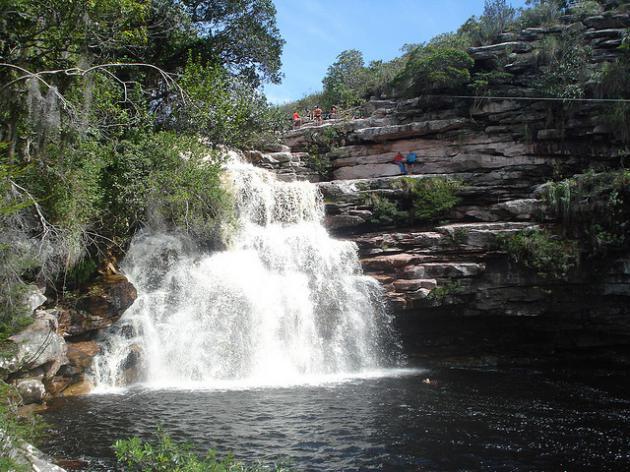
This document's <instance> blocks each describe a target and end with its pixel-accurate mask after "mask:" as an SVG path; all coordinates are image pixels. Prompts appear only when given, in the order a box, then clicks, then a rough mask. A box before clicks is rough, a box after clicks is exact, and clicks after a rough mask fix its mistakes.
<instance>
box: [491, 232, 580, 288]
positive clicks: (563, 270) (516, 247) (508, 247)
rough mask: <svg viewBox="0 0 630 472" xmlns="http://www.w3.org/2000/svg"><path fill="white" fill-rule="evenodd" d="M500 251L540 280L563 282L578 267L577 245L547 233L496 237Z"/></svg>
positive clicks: (521, 233) (520, 233) (574, 242)
mask: <svg viewBox="0 0 630 472" xmlns="http://www.w3.org/2000/svg"><path fill="white" fill-rule="evenodd" d="M498 241H499V245H500V247H501V248H502V249H503V250H505V251H506V252H507V253H508V255H509V256H510V258H511V259H512V260H513V261H514V262H517V263H519V264H523V265H525V266H526V267H529V268H530V269H533V270H535V271H536V272H537V273H538V275H540V276H541V277H546V278H552V279H565V278H566V277H567V276H568V275H569V272H570V271H571V270H572V269H574V268H575V267H577V265H578V262H579V250H578V244H577V242H576V241H572V240H566V239H562V238H560V237H559V236H555V235H553V234H551V233H549V232H548V231H535V230H534V231H528V230H525V231H520V232H518V233H516V234H514V235H505V234H504V235H499V238H498Z"/></svg>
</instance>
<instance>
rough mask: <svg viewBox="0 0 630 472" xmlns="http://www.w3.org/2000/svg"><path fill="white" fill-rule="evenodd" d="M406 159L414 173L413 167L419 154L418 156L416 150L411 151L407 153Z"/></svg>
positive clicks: (409, 168) (408, 166)
mask: <svg viewBox="0 0 630 472" xmlns="http://www.w3.org/2000/svg"><path fill="white" fill-rule="evenodd" d="M406 159H407V169H408V170H409V173H410V174H413V169H414V166H415V164H416V160H417V159H418V156H416V153H415V152H413V151H409V154H407V158H406Z"/></svg>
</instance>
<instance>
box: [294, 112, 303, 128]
mask: <svg viewBox="0 0 630 472" xmlns="http://www.w3.org/2000/svg"><path fill="white" fill-rule="evenodd" d="M300 126H302V118H300V114H299V113H298V112H297V110H296V111H294V112H293V127H294V128H299V127H300Z"/></svg>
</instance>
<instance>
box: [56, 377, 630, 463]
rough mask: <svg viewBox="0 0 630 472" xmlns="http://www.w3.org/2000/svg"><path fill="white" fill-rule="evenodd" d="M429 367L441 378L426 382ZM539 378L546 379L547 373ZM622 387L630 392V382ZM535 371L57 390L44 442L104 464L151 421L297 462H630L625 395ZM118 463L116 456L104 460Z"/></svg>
mask: <svg viewBox="0 0 630 472" xmlns="http://www.w3.org/2000/svg"><path fill="white" fill-rule="evenodd" d="M428 375H430V376H431V378H432V379H436V380H437V381H438V382H437V383H436V384H433V385H427V384H424V383H422V378H423V377H425V376H428ZM543 380H544V381H543ZM626 393H627V392H626ZM624 395H625V394H624V393H623V392H619V391H618V392H616V394H615V395H612V394H607V393H606V391H602V392H600V394H599V395H597V394H595V392H593V391H587V392H585V391H584V390H583V384H582V383H580V382H572V381H567V380H566V379H556V378H555V377H554V376H550V377H544V376H543V375H542V374H539V373H527V372H518V373H509V372H508V373H502V372H481V371H461V370H459V371H456V370H434V371H431V372H430V373H426V372H421V373H415V374H413V373H408V374H407V375H398V376H390V377H372V378H363V379H356V378H355V379H351V380H346V381H343V382H339V383H336V384H328V383H326V384H320V385H302V386H296V387H292V388H261V387H259V388H255V389H249V390H247V389H234V390H227V389H204V390H199V391H194V390H188V391H181V390H180V391H177V390H171V389H167V390H159V391H156V390H150V389H144V388H139V389H132V390H129V391H127V392H125V393H123V394H111V393H109V394H99V395H92V396H88V397H83V398H74V399H61V400H60V401H59V402H58V403H57V408H56V409H53V410H51V411H49V412H48V413H47V414H46V420H47V421H48V422H49V423H51V424H53V425H54V426H55V427H56V429H57V430H58V434H57V435H54V436H51V438H50V443H49V444H48V446H47V448H46V449H47V450H48V451H49V452H52V453H53V454H55V453H57V454H61V455H65V456H66V457H80V456H88V457H89V458H92V460H93V461H94V462H93V463H92V464H91V466H90V469H89V470H91V471H97V470H107V464H108V461H111V458H112V450H111V448H110V445H111V444H112V443H113V442H114V440H115V439H117V438H119V437H121V436H122V437H126V436H130V435H139V436H141V437H143V438H149V437H151V434H152V433H153V432H154V431H155V428H156V427H157V426H158V425H159V424H162V425H163V427H164V429H165V430H166V431H167V432H169V433H170V434H172V435H173V436H174V437H175V438H177V439H184V440H189V441H191V442H192V443H193V444H194V445H195V446H196V447H197V448H198V449H199V450H200V451H203V450H205V449H207V448H210V447H214V448H217V449H219V450H220V451H226V452H227V451H229V450H231V451H233V452H234V453H235V454H236V456H237V457H241V458H247V459H254V460H262V461H266V462H269V461H278V460H282V459H286V458H288V459H290V460H291V461H293V463H295V464H296V466H297V467H298V468H299V469H301V470H315V471H324V470H344V471H353V470H387V471H390V470H391V471H397V470H400V471H407V470H440V471H447V472H448V471H459V470H480V469H485V470H493V471H508V470H510V471H511V470H597V471H607V470H610V471H620V470H630V447H629V445H628V439H627V438H628V437H630V401H627V400H625V398H624ZM109 464H111V462H110V463H109Z"/></svg>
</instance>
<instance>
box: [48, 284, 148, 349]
mask: <svg viewBox="0 0 630 472" xmlns="http://www.w3.org/2000/svg"><path fill="white" fill-rule="evenodd" d="M137 296H138V294H137V292H136V289H135V287H134V286H133V285H132V284H131V282H129V280H127V278H126V277H125V276H124V275H113V276H106V277H102V278H101V279H99V280H98V281H97V282H95V283H94V284H93V285H92V286H91V287H89V289H88V290H87V292H86V293H83V294H81V295H80V296H79V297H78V298H76V299H75V300H73V301H71V302H64V303H63V305H62V306H61V307H60V312H61V313H60V327H61V329H62V330H63V333H64V336H68V337H71V336H78V335H82V334H85V333H88V332H90V331H95V330H99V329H103V328H107V327H109V326H111V325H112V324H113V323H114V322H115V321H117V320H118V319H119V318H120V317H121V316H122V314H123V313H124V312H125V311H126V310H127V308H129V307H130V306H131V305H132V304H133V302H134V301H135V299H136V297H137Z"/></svg>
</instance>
